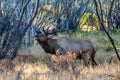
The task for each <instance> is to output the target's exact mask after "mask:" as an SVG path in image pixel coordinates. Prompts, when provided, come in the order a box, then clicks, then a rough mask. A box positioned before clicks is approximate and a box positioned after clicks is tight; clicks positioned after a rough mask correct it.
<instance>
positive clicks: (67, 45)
mask: <svg viewBox="0 0 120 80" xmlns="http://www.w3.org/2000/svg"><path fill="white" fill-rule="evenodd" d="M35 39H36V40H37V42H38V43H39V44H40V45H41V46H42V48H43V49H44V50H45V52H47V53H50V54H56V51H58V50H59V52H60V53H61V54H66V53H67V52H68V51H69V50H71V51H72V52H74V53H75V54H76V55H77V57H76V59H80V60H81V59H83V61H84V63H85V65H86V66H87V65H88V64H92V65H97V63H96V62H95V60H94V57H95V54H96V51H97V46H96V45H95V43H93V42H91V41H89V40H84V39H81V40H79V39H77V40H76V39H69V38H59V39H53V38H51V37H49V36H47V35H45V34H37V35H36V36H35Z"/></svg>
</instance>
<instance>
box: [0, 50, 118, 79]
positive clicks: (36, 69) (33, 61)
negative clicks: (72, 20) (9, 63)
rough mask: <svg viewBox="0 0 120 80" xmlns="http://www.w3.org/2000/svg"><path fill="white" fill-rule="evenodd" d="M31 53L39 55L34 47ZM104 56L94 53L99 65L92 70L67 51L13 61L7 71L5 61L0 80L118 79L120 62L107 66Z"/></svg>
mask: <svg viewBox="0 0 120 80" xmlns="http://www.w3.org/2000/svg"><path fill="white" fill-rule="evenodd" d="M33 50H35V51H33ZM28 51H29V50H28ZM32 51H33V53H35V52H36V53H39V51H38V52H37V48H35V49H32ZM32 51H29V53H30V52H32ZM20 52H21V53H23V54H24V53H28V52H25V51H24V50H23V51H20ZM105 54H106V53H105ZM105 54H103V55H101V54H99V53H97V55H96V61H97V63H98V66H96V67H94V68H92V67H84V66H83V64H82V61H78V60H75V59H74V58H75V57H76V55H75V54H73V53H72V54H70V52H69V53H68V54H65V55H60V56H50V55H44V54H41V55H39V56H31V55H29V56H19V57H17V58H16V59H15V60H14V61H13V63H14V64H13V65H14V68H13V69H12V70H9V69H7V68H6V67H5V63H6V60H2V61H0V80H120V74H119V73H120V63H119V62H117V61H116V60H115V61H113V62H112V63H111V64H108V62H107V60H105V58H106V57H107V56H106V55H105ZM51 58H52V59H51ZM97 58H99V59H97ZM114 58H115V57H114ZM100 61H102V62H100Z"/></svg>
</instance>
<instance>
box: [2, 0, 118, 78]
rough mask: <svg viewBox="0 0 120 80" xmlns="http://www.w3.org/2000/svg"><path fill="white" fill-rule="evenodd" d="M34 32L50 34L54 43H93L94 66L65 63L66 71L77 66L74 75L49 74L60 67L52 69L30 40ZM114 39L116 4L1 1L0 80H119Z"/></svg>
mask: <svg viewBox="0 0 120 80" xmlns="http://www.w3.org/2000/svg"><path fill="white" fill-rule="evenodd" d="M36 29H39V30H40V31H45V32H48V33H52V32H54V33H55V34H52V35H53V38H60V37H68V38H74V39H76V38H78V39H89V40H91V41H93V42H95V43H96V44H97V45H98V46H99V49H98V51H97V54H96V57H95V60H96V61H97V63H98V66H97V67H95V69H93V68H92V67H90V68H84V66H83V65H82V64H81V63H82V61H81V62H79V61H75V62H74V60H69V61H70V62H67V63H70V64H69V68H70V67H71V65H75V66H77V67H78V68H77V67H76V68H75V69H76V71H75V73H74V71H73V70H71V68H70V69H69V70H68V71H67V72H66V71H63V70H62V69H61V68H60V69H61V73H56V74H55V73H53V72H51V71H56V70H55V65H59V66H60V64H54V60H52V59H51V55H49V54H46V53H45V52H44V51H43V50H42V49H41V47H40V45H37V42H36V41H35V40H34V37H33V36H34V35H35V34H36V32H35V30H36ZM106 32H107V33H108V34H106ZM119 34H120V1H119V0H97V1H96V0H0V72H1V73H0V79H1V80H9V79H10V78H11V79H17V80H20V79H22V80H28V79H29V80H30V79H31V80H33V79H36V80H37V79H38V80H43V79H46V80H51V79H52V80H53V79H55V80H64V79H65V80H66V79H70V80H71V79H72V80H77V79H78V80H81V79H82V80H83V79H85V80H90V79H91V80H94V79H95V80H96V79H98V80H99V79H100V80H101V79H104V80H109V79H115V80H119V79H120V77H119V74H118V73H119V72H120V68H119V67H120V64H119V61H118V58H117V56H116V54H117V53H120V35H119ZM109 38H110V39H109ZM111 42H112V43H113V44H111ZM114 45H115V46H114ZM115 49H116V50H117V51H115ZM115 52H116V54H115ZM118 55H119V54H118ZM111 60H112V61H111ZM63 61H64V60H63ZM59 63H60V62H59ZM73 63H74V64H73ZM32 67H34V68H32ZM113 67H114V68H113ZM9 69H12V70H11V71H13V72H11V71H10V70H9ZM13 74H14V75H13ZM67 74H69V75H67ZM66 75H67V76H66ZM86 75H87V77H85V76H86ZM6 76H7V77H6ZM71 76H72V77H71Z"/></svg>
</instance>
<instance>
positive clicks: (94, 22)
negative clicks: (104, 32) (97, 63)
mask: <svg viewBox="0 0 120 80" xmlns="http://www.w3.org/2000/svg"><path fill="white" fill-rule="evenodd" d="M84 25H88V26H94V27H95V28H96V29H99V26H100V24H99V21H98V18H97V16H96V15H95V14H91V13H85V14H84V15H83V16H82V17H81V19H80V23H79V26H80V28H82V27H83V26H84Z"/></svg>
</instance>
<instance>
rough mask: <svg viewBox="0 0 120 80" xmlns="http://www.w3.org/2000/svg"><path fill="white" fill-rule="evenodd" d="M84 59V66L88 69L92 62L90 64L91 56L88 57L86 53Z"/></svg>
mask: <svg viewBox="0 0 120 80" xmlns="http://www.w3.org/2000/svg"><path fill="white" fill-rule="evenodd" d="M82 59H83V61H84V65H85V66H87V67H88V65H89V63H90V62H89V61H90V58H89V55H88V54H87V53H86V54H83V56H82Z"/></svg>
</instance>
